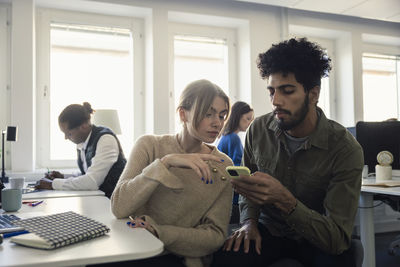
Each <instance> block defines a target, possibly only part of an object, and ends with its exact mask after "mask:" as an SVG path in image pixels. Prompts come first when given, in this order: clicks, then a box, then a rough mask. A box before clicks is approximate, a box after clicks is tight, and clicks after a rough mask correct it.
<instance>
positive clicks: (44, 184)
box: [35, 178, 53, 190]
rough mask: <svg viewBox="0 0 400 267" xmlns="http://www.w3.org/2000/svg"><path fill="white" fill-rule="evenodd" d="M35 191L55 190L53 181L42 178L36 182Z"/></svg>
mask: <svg viewBox="0 0 400 267" xmlns="http://www.w3.org/2000/svg"><path fill="white" fill-rule="evenodd" d="M35 189H47V190H53V181H52V180H50V179H48V178H42V179H40V180H39V181H37V182H36V185H35Z"/></svg>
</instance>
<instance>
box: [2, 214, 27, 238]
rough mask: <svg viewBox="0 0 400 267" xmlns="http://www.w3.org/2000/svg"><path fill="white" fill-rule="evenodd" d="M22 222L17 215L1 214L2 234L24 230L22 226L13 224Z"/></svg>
mask: <svg viewBox="0 0 400 267" xmlns="http://www.w3.org/2000/svg"><path fill="white" fill-rule="evenodd" d="M18 220H21V218H19V217H18V216H16V215H12V214H0V233H1V234H2V233H10V232H17V231H22V230H24V228H23V227H21V226H16V225H14V223H13V222H15V221H18Z"/></svg>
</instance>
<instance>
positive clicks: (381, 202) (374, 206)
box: [358, 201, 384, 209]
mask: <svg viewBox="0 0 400 267" xmlns="http://www.w3.org/2000/svg"><path fill="white" fill-rule="evenodd" d="M383 203H384V202H383V201H380V203H378V204H376V205H373V206H371V207H360V206H359V207H358V208H359V209H373V208H376V207H378V206H380V205H382V204H383Z"/></svg>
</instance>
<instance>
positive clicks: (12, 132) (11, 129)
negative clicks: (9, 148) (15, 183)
mask: <svg viewBox="0 0 400 267" xmlns="http://www.w3.org/2000/svg"><path fill="white" fill-rule="evenodd" d="M6 133H7V141H17V127H16V126H8V127H7V131H1V182H2V183H7V182H8V177H7V176H6V172H5V171H4V168H5V164H4V137H5V134H6Z"/></svg>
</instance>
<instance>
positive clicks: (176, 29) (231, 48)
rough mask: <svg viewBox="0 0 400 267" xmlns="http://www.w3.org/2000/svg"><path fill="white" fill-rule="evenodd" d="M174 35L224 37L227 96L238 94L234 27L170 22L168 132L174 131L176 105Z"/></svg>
mask: <svg viewBox="0 0 400 267" xmlns="http://www.w3.org/2000/svg"><path fill="white" fill-rule="evenodd" d="M175 35H192V36H201V37H206V38H218V39H224V40H225V41H226V45H227V47H228V87H229V88H228V90H229V97H230V98H231V99H233V98H234V97H235V96H237V95H239V92H238V82H239V81H238V75H236V74H237V72H238V71H237V64H236V62H237V55H238V51H237V49H236V48H237V31H236V29H235V28H227V27H216V26H215V27H211V26H205V25H194V24H185V23H178V22H170V23H169V24H168V44H169V45H168V47H169V52H168V55H169V60H168V62H169V64H168V67H169V68H168V69H169V70H168V75H169V85H168V88H169V101H168V104H169V132H170V133H175V132H176V131H177V130H178V129H175V121H176V106H175V103H174V102H175V88H174V85H175V81H174V77H175V76H174V74H175V73H174V72H175V70H174V36H175Z"/></svg>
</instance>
